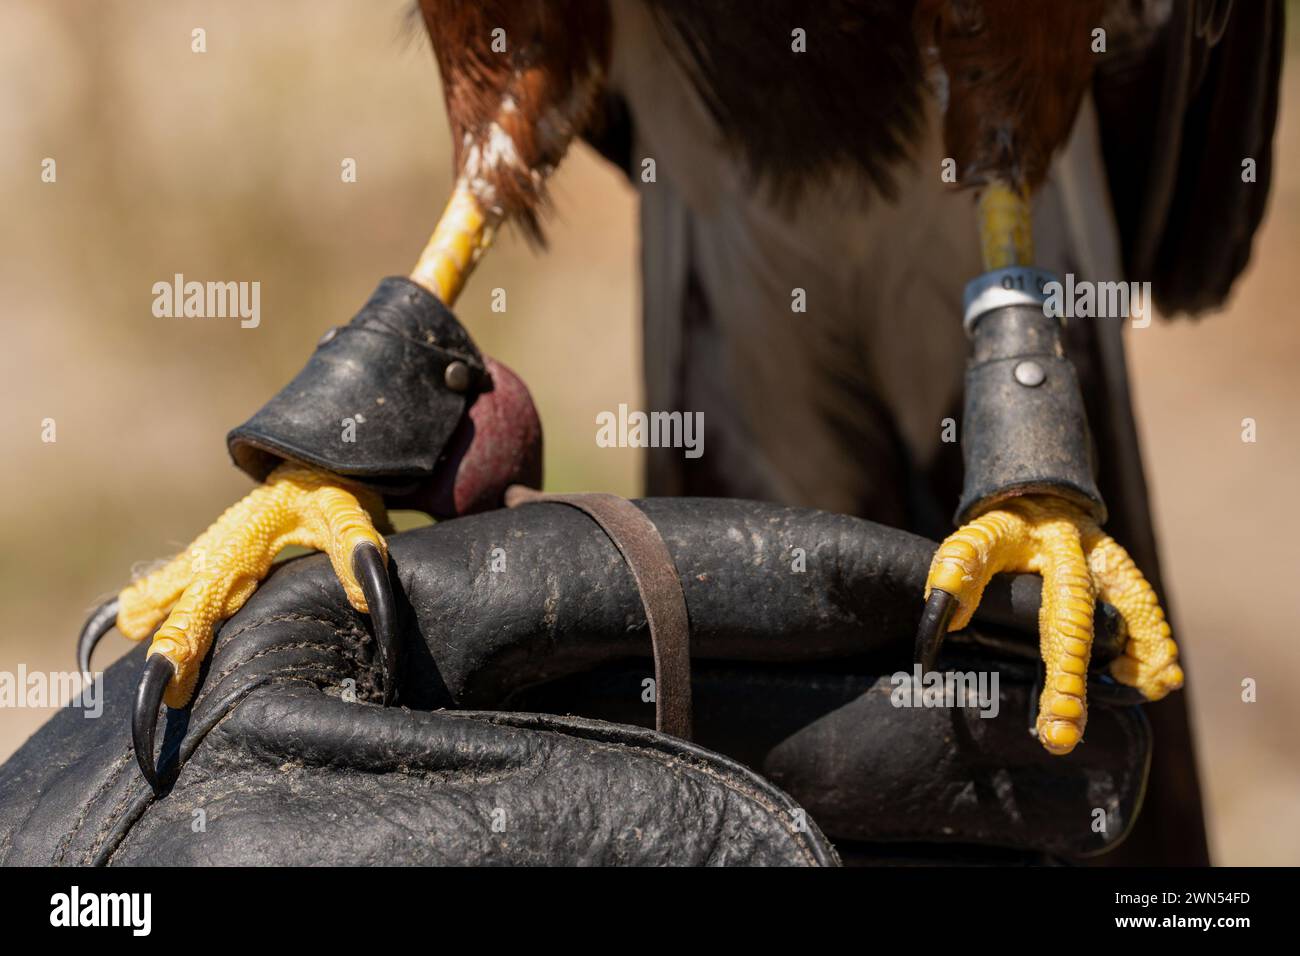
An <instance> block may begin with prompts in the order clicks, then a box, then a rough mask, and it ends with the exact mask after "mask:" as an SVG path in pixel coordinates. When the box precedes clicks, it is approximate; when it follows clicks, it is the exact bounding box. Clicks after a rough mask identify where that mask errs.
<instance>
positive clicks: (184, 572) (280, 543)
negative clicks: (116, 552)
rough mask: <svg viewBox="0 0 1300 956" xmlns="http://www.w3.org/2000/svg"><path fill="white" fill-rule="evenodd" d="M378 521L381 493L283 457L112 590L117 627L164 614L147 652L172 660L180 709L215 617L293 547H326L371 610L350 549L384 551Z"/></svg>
mask: <svg viewBox="0 0 1300 956" xmlns="http://www.w3.org/2000/svg"><path fill="white" fill-rule="evenodd" d="M376 523H378V524H380V525H381V526H383V527H387V518H386V513H385V511H384V506H383V503H382V502H381V501H380V500H379V497H378V496H377V495H374V494H372V493H370V492H366V491H363V490H361V489H352V490H349V489H345V488H344V487H343V486H342V485H340V484H338V483H336V482H335V480H334V479H332V478H330V477H328V476H326V475H323V474H321V473H319V472H316V471H313V470H311V469H309V468H304V467H302V466H299V465H290V464H284V465H281V466H280V467H278V468H277V469H275V471H273V472H272V473H271V474H270V475H269V476H268V477H267V479H266V483H265V484H263V485H260V486H259V487H257V488H255V489H254V490H253V491H252V492H251V493H249V494H248V495H247V496H246V497H245V498H244V499H243V500H242V501H240V502H238V503H237V504H235V505H234V506H233V507H231V508H230V509H229V510H228V511H226V513H225V514H223V515H222V516H221V517H220V518H219V519H217V521H216V522H215V523H214V524H213V525H212V526H211V527H210V528H208V530H207V531H205V532H204V533H203V534H202V535H200V536H199V538H198V539H197V540H196V541H195V542H194V544H192V545H191V546H190V547H189V548H186V549H185V551H184V552H182V553H181V555H180V556H178V557H177V558H176V559H174V560H173V561H171V562H169V563H168V564H167V565H165V566H163V567H161V568H159V569H158V570H156V571H154V572H153V573H152V574H149V575H146V576H145V577H144V578H141V579H140V580H138V581H136V582H134V583H132V584H131V585H130V586H128V587H127V588H125V589H124V590H123V591H122V592H121V593H120V594H119V595H118V605H119V610H118V617H117V627H118V630H119V631H120V632H121V633H122V634H123V635H125V636H126V637H129V638H131V639H132V640H143V639H144V638H146V637H148V636H149V635H150V633H152V632H153V629H154V627H155V626H157V624H158V622H160V621H163V624H162V627H160V628H158V632H157V633H156V634H155V635H154V638H153V642H152V644H151V645H150V647H149V655H150V656H152V655H154V654H161V655H162V656H164V657H166V658H167V659H168V660H169V661H171V663H172V665H173V667H174V669H175V676H174V677H173V678H172V680H171V683H169V684H168V687H167V693H166V696H165V697H164V700H165V701H166V703H167V705H168V706H169V707H184V706H185V705H186V704H187V703H189V699H190V697H191V695H192V694H193V692H194V682H195V680H196V679H197V677H198V673H199V668H200V666H201V665H202V663H203V660H204V658H205V657H206V656H207V653H208V649H209V648H210V647H211V645H212V635H213V632H214V630H215V628H216V626H217V624H218V623H220V622H221V621H222V620H224V619H225V618H228V617H230V616H231V615H232V614H234V613H235V612H236V611H238V610H239V608H241V607H242V606H243V605H244V602H245V601H247V600H248V598H249V597H250V596H251V595H252V593H253V591H254V590H256V588H257V585H258V583H259V582H260V581H261V580H262V579H263V578H264V577H266V575H267V572H268V571H270V568H271V563H272V562H273V561H274V560H275V556H276V555H277V554H279V553H280V552H281V551H283V550H284V549H285V548H286V547H288V546H289V545H300V546H302V547H307V548H316V549H319V550H322V551H325V552H326V553H328V554H329V557H330V562H331V564H333V566H334V573H335V574H336V575H337V576H338V579H339V581H340V582H341V583H342V585H343V590H344V592H345V593H346V594H347V598H348V601H349V602H351V604H352V606H353V607H355V608H356V609H357V610H358V611H361V612H362V613H368V612H369V608H368V607H367V605H366V598H365V595H364V594H363V593H362V589H361V585H360V582H358V581H357V579H356V577H355V575H354V573H353V570H352V554H353V551H354V549H355V548H356V547H357V545H358V544H360V543H361V542H363V541H365V542H369V543H371V544H373V545H374V546H375V547H376V548H378V549H379V552H380V554H381V555H383V556H384V557H385V558H387V553H388V548H387V545H386V544H385V542H384V539H383V536H382V535H381V534H380V533H379V532H378V531H377V530H376V528H375V524H376ZM164 619H165V620H164Z"/></svg>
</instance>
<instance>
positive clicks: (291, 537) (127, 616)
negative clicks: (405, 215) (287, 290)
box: [78, 177, 498, 790]
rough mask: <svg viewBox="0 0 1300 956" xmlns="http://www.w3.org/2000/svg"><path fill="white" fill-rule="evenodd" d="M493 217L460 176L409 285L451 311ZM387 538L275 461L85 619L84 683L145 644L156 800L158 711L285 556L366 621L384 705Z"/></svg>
mask: <svg viewBox="0 0 1300 956" xmlns="http://www.w3.org/2000/svg"><path fill="white" fill-rule="evenodd" d="M497 218H498V217H495V216H493V215H492V214H491V213H489V212H486V211H485V210H484V208H483V207H482V205H481V204H480V203H479V201H478V200H477V199H476V198H475V196H474V195H473V194H472V193H471V191H470V190H469V188H468V187H467V186H466V185H465V181H464V178H463V177H462V179H461V180H460V181H459V182H458V184H457V186H456V188H455V189H454V191H453V192H452V196H451V199H450V201H449V202H448V204H447V207H446V210H445V211H444V213H443V214H442V217H441V218H440V219H439V221H438V224H437V227H436V229H435V230H434V232H433V236H432V238H431V239H430V241H429V243H428V246H427V247H426V248H425V250H424V252H423V254H422V255H421V256H420V259H419V262H418V263H417V265H416V267H415V269H414V271H413V272H412V274H411V279H412V280H413V281H415V282H417V283H418V284H419V285H421V286H423V287H425V288H426V289H428V290H429V291H431V292H433V293H434V294H435V295H436V296H437V297H438V298H439V299H440V300H441V301H442V302H443V303H444V304H446V305H448V306H450V304H451V303H452V302H454V301H455V299H456V297H457V296H458V295H459V293H460V291H461V289H462V288H463V287H464V284H465V281H466V279H467V278H468V276H469V274H470V272H471V271H472V270H473V268H474V265H475V264H476V263H477V261H478V259H479V257H480V256H481V255H482V253H483V251H484V250H485V249H486V248H487V247H488V245H489V244H490V243H491V241H492V237H493V234H494V232H495V228H496V224H497ZM387 530H390V526H389V523H388V518H387V512H386V510H385V506H384V502H383V500H382V498H381V497H380V495H379V494H377V493H375V492H374V491H370V490H367V489H365V488H363V487H362V486H361V485H359V484H356V483H354V482H349V481H347V480H345V479H342V478H339V477H337V476H335V475H332V474H329V473H327V472H325V471H322V470H318V469H316V468H312V467H309V466H307V465H304V464H299V463H294V462H284V463H282V464H280V465H278V466H277V467H275V468H274V469H273V470H272V471H271V472H270V474H269V475H268V476H267V478H266V480H265V483H264V484H262V485H259V486H258V487H257V488H255V489H253V491H251V492H250V493H249V494H248V495H247V496H245V497H244V498H243V499H242V500H240V501H239V502H237V503H236V504H235V505H233V506H232V507H231V508H229V509H228V510H227V511H226V512H225V513H224V514H223V515H222V516H221V517H220V518H218V519H217V521H216V522H214V523H213V524H212V525H211V527H209V528H208V529H207V530H206V531H204V532H203V533H202V534H201V535H199V537H198V538H196V539H195V540H194V541H193V543H191V544H190V545H189V546H188V547H187V548H185V549H184V550H183V551H182V552H181V553H180V554H179V555H177V556H176V557H174V558H172V559H171V560H170V561H168V562H167V563H165V564H164V565H162V566H161V567H158V568H157V569H155V570H153V571H151V572H149V573H148V574H145V575H144V576H143V577H141V578H139V579H138V580H136V581H133V582H132V583H131V584H130V585H128V586H127V587H126V588H124V589H123V590H122V591H121V592H120V593H119V594H118V595H117V596H116V597H115V598H113V599H112V600H111V601H109V602H107V603H105V604H104V605H102V606H101V607H100V608H98V609H97V610H96V611H95V613H94V614H92V615H91V617H90V620H89V621H88V622H87V623H86V625H85V627H84V628H83V630H82V633H81V636H80V638H79V641H78V664H79V666H80V668H81V670H82V672H84V673H89V671H90V661H91V654H92V653H93V651H94V647H95V644H96V643H97V642H98V641H99V639H100V638H101V637H103V635H104V634H106V633H107V632H108V631H109V630H110V629H111V628H112V627H113V625H114V624H116V626H117V629H118V631H119V632H120V633H121V634H122V635H123V636H125V637H127V638H130V639H131V640H135V641H140V640H144V639H145V638H148V637H149V636H150V635H153V640H152V642H151V643H150V645H149V650H148V654H147V658H148V663H147V664H146V671H145V675H144V677H143V678H142V680H141V683H140V689H139V691H138V693H137V700H136V707H135V713H134V717H133V722H132V726H133V737H134V739H135V750H136V757H137V759H138V761H139V764H140V767H141V770H142V771H143V772H144V775H145V777H146V778H147V779H148V780H149V782H150V784H151V785H152V786H153V787H154V789H155V790H157V789H158V787H159V781H158V776H157V773H156V770H155V768H154V760H153V752H154V748H153V739H154V730H155V727H156V725H157V714H158V707H159V705H160V703H162V702H165V703H166V704H167V706H168V707H172V708H182V707H185V706H187V705H188V704H189V702H190V699H191V698H192V696H193V694H194V687H195V684H196V682H197V679H198V675H199V671H200V668H201V667H202V664H203V661H204V660H205V658H206V657H207V654H208V652H209V650H210V649H211V646H212V640H213V636H214V633H215V630H216V627H217V625H218V624H219V623H220V622H221V621H223V620H225V619H226V618H229V617H230V616H231V615H233V614H234V613H235V612H236V611H238V610H239V608H240V607H242V606H243V605H244V603H245V602H246V601H247V600H248V598H249V597H251V596H252V594H253V592H254V591H255V590H256V589H257V586H258V585H259V584H260V583H261V581H262V579H263V578H265V577H266V575H267V574H268V573H269V571H270V568H271V565H272V563H273V561H274V559H275V557H276V556H277V555H278V554H279V553H280V552H281V551H282V550H283V549H284V548H286V547H288V546H290V545H298V546H301V547H306V548H313V549H317V550H320V551H324V552H325V553H326V554H328V555H329V558H330V562H331V564H332V565H333V567H334V572H335V574H336V576H337V577H338V580H339V582H340V584H341V585H342V586H343V590H344V593H345V594H346V595H347V598H348V601H349V603H350V604H351V605H352V606H353V607H354V608H356V609H357V610H358V611H360V612H361V613H363V614H369V615H370V616H371V619H372V622H373V624H374V628H375V637H376V644H377V648H378V657H379V663H380V665H381V668H382V670H383V678H384V680H383V686H384V701H385V703H387V702H388V701H389V700H390V699H391V697H392V693H393V688H394V686H395V682H396V674H395V669H396V661H397V632H396V620H395V617H394V614H393V611H392V608H393V600H392V595H391V589H390V585H389V582H388V578H387V572H386V564H387V554H388V548H387V545H386V544H385V541H384V538H383V535H382V534H381V531H387ZM160 625H161V626H160Z"/></svg>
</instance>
